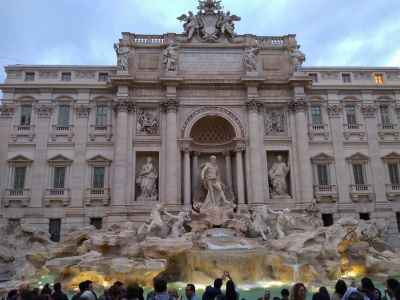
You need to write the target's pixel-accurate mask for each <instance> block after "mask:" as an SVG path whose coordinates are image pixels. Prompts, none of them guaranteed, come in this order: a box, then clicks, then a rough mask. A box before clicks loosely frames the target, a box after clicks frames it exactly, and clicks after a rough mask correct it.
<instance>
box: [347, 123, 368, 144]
mask: <svg viewBox="0 0 400 300" xmlns="http://www.w3.org/2000/svg"><path fill="white" fill-rule="evenodd" d="M343 135H344V138H345V139H346V140H349V139H350V137H351V136H359V137H360V140H363V139H364V138H365V130H364V126H363V125H362V124H343Z"/></svg>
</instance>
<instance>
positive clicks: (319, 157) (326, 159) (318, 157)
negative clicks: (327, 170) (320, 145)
mask: <svg viewBox="0 0 400 300" xmlns="http://www.w3.org/2000/svg"><path fill="white" fill-rule="evenodd" d="M333 159H334V158H333V157H332V156H330V155H328V154H326V153H323V152H321V153H320V154H318V155H316V156H314V157H312V158H311V160H312V162H314V163H317V162H332V161H333Z"/></svg>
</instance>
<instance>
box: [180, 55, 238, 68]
mask: <svg viewBox="0 0 400 300" xmlns="http://www.w3.org/2000/svg"><path fill="white" fill-rule="evenodd" d="M178 63H179V65H178V70H179V71H187V72H195V73H199V72H211V73H212V72H218V73H223V72H241V71H243V54H242V53H232V52H229V53H221V52H218V53H217V52H211V51H210V52H180V53H179V54H178Z"/></svg>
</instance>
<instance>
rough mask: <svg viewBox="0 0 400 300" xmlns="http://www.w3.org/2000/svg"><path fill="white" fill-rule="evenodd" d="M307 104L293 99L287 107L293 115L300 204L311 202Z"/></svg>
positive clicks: (296, 98) (304, 101) (311, 183)
mask: <svg viewBox="0 0 400 300" xmlns="http://www.w3.org/2000/svg"><path fill="white" fill-rule="evenodd" d="M306 104H307V102H306V100H305V99H304V98H303V97H295V98H293V100H291V101H290V102H289V103H288V105H289V108H291V109H292V110H293V112H294V115H295V120H296V121H295V122H296V126H295V127H296V147H297V155H298V162H299V174H301V176H300V191H301V202H312V201H313V181H312V169H311V161H310V147H309V145H308V133H307V117H306V107H307V105H306Z"/></svg>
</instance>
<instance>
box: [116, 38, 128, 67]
mask: <svg viewBox="0 0 400 300" xmlns="http://www.w3.org/2000/svg"><path fill="white" fill-rule="evenodd" d="M114 50H115V53H116V54H117V65H118V69H119V70H121V71H128V54H129V51H130V49H129V47H128V46H125V45H121V44H116V43H115V44H114Z"/></svg>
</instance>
